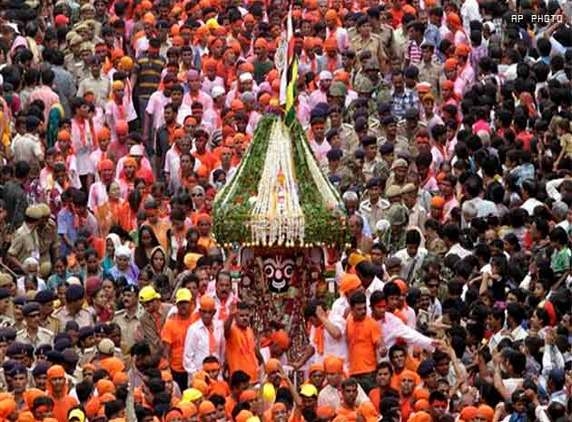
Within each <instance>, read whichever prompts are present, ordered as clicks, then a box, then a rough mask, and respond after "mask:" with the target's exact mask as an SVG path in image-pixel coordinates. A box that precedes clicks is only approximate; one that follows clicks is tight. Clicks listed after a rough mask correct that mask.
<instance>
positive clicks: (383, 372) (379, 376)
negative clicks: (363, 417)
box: [369, 361, 393, 409]
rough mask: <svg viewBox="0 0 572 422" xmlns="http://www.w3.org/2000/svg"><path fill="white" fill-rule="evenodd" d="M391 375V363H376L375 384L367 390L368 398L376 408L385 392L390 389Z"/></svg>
mask: <svg viewBox="0 0 572 422" xmlns="http://www.w3.org/2000/svg"><path fill="white" fill-rule="evenodd" d="M392 375H393V367H392V366H391V363H389V362H387V361H382V362H380V363H379V364H378V365H377V370H376V372H375V381H376V383H377V385H376V386H375V388H374V389H372V390H371V391H370V392H369V399H370V400H371V402H372V403H373V405H374V406H375V408H376V409H379V404H380V403H381V399H383V396H384V395H385V393H386V392H387V391H389V390H391V386H390V385H389V384H390V383H391V376H392Z"/></svg>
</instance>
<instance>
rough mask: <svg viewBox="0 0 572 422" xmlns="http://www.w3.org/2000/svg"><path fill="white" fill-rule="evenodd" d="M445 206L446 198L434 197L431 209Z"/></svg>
mask: <svg viewBox="0 0 572 422" xmlns="http://www.w3.org/2000/svg"><path fill="white" fill-rule="evenodd" d="M444 206H445V198H443V197H442V196H434V197H433V198H431V207H433V208H443V207H444Z"/></svg>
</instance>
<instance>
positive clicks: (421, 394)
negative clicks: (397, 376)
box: [413, 388, 429, 401]
mask: <svg viewBox="0 0 572 422" xmlns="http://www.w3.org/2000/svg"><path fill="white" fill-rule="evenodd" d="M421 399H425V400H429V391H428V390H426V389H425V388H416V389H415V391H413V401H415V400H421Z"/></svg>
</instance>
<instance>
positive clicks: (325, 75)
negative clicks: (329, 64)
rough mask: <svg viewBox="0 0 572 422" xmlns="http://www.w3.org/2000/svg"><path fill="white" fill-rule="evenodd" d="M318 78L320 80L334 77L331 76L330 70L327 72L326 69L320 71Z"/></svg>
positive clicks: (329, 79) (328, 79)
mask: <svg viewBox="0 0 572 422" xmlns="http://www.w3.org/2000/svg"><path fill="white" fill-rule="evenodd" d="M319 79H320V80H321V81H331V80H332V79H334V77H333V76H332V72H329V71H327V70H322V71H321V72H320V76H319Z"/></svg>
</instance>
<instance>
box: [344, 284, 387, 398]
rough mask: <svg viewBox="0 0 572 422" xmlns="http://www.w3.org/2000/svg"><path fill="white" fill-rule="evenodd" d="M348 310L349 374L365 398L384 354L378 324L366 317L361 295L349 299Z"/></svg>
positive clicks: (363, 298)
mask: <svg viewBox="0 0 572 422" xmlns="http://www.w3.org/2000/svg"><path fill="white" fill-rule="evenodd" d="M350 309H351V313H350V315H349V316H348V319H347V324H346V336H347V342H348V356H349V373H350V376H352V377H354V378H356V380H357V381H358V382H359V383H360V385H361V386H362V388H363V389H364V390H365V392H366V394H367V393H369V391H370V390H371V389H372V388H373V387H374V386H375V369H376V367H377V361H378V358H381V356H383V355H385V353H386V352H385V346H384V345H383V338H382V336H381V328H380V326H379V324H378V323H377V322H376V321H375V320H374V319H373V318H372V317H370V316H368V315H367V298H366V296H365V293H363V292H358V293H354V294H353V295H352V296H351V297H350Z"/></svg>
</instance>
